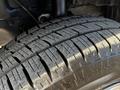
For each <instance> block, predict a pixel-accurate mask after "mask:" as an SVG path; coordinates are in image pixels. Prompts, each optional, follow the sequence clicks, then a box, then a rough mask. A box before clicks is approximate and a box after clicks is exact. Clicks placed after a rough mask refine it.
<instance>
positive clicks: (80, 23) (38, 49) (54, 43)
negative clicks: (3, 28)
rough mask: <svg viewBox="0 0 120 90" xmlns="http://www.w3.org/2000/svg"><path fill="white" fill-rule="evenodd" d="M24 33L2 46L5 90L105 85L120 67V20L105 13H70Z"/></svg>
mask: <svg viewBox="0 0 120 90" xmlns="http://www.w3.org/2000/svg"><path fill="white" fill-rule="evenodd" d="M40 27H41V29H38V28H37V27H34V28H32V29H30V30H28V31H27V32H24V33H23V34H21V35H19V36H18V37H17V38H16V39H15V40H13V41H12V42H11V43H9V44H8V45H6V46H5V47H3V48H2V49H1V50H0V90H43V89H45V90H77V89H80V90H83V88H84V87H85V86H86V85H88V84H90V83H91V82H92V81H95V80H98V79H100V78H103V77H105V76H106V77H108V76H110V78H109V79H108V78H107V80H105V81H104V82H101V83H100V82H99V83H95V85H94V86H92V87H90V86H89V87H87V88H86V89H84V90H94V89H96V88H100V87H102V86H103V85H105V84H107V83H108V82H110V81H112V80H115V79H118V78H119V73H120V70H119V68H120V59H119V57H120V24H119V23H117V22H116V21H113V20H110V19H106V18H103V17H79V16H73V17H66V18H62V19H56V20H52V21H49V22H48V23H45V24H42V25H40Z"/></svg>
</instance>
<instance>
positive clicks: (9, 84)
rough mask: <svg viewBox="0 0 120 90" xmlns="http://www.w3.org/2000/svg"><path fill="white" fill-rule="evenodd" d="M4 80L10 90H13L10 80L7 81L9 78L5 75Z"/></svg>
mask: <svg viewBox="0 0 120 90" xmlns="http://www.w3.org/2000/svg"><path fill="white" fill-rule="evenodd" d="M6 78H7V83H8V86H9V88H10V90H14V89H13V86H12V84H11V82H10V80H9V77H8V76H7V75H6Z"/></svg>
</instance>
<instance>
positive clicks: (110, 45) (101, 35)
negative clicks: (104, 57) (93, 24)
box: [98, 32, 112, 51]
mask: <svg viewBox="0 0 120 90" xmlns="http://www.w3.org/2000/svg"><path fill="white" fill-rule="evenodd" d="M98 34H99V35H100V36H101V37H102V38H103V39H105V41H106V42H107V43H108V45H109V48H110V51H112V46H111V44H110V43H109V42H108V40H107V39H106V38H105V37H104V36H103V35H102V34H100V33H99V32H98Z"/></svg>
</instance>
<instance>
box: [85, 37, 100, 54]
mask: <svg viewBox="0 0 120 90" xmlns="http://www.w3.org/2000/svg"><path fill="white" fill-rule="evenodd" d="M85 37H86V38H87V39H88V40H89V41H90V42H91V43H92V44H93V45H94V47H95V48H96V51H97V54H98V55H99V50H98V48H97V46H96V45H95V43H94V42H93V41H92V40H91V39H90V38H88V37H87V36H86V35H85Z"/></svg>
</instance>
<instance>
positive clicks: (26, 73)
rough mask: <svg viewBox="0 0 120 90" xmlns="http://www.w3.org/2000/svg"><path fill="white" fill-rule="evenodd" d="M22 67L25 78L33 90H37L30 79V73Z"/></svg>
mask: <svg viewBox="0 0 120 90" xmlns="http://www.w3.org/2000/svg"><path fill="white" fill-rule="evenodd" d="M21 66H22V68H23V72H24V74H25V77H26V79H27V81H28V83H29V85H30V86H31V87H32V89H33V90H35V89H34V85H33V82H32V80H31V78H30V75H29V73H28V71H27V70H26V68H25V67H24V66H23V65H22V64H21Z"/></svg>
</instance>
